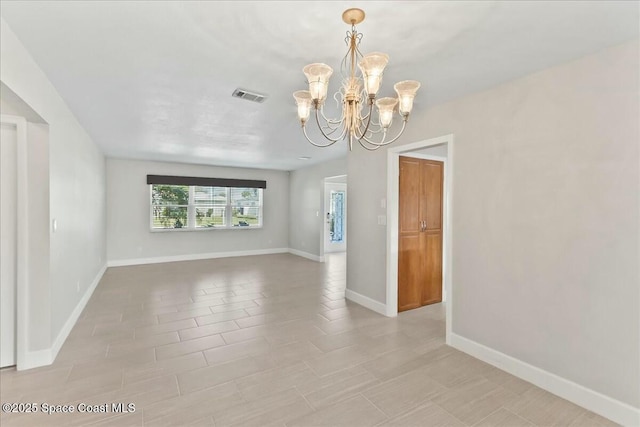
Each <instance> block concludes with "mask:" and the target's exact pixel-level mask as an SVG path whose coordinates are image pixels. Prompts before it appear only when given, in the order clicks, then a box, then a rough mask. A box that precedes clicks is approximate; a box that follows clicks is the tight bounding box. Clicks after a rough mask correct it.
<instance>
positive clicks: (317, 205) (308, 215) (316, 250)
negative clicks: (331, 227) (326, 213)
mask: <svg viewBox="0 0 640 427" xmlns="http://www.w3.org/2000/svg"><path fill="white" fill-rule="evenodd" d="M346 173H347V158H346V157H342V158H339V159H336V160H330V161H328V162H324V163H319V164H317V165H313V166H310V167H307V168H304V169H298V170H295V171H291V176H290V180H289V186H290V205H289V218H290V219H291V220H290V221H289V247H290V248H291V249H295V250H298V251H302V252H306V253H308V254H311V255H314V256H320V255H321V254H322V245H323V240H322V239H323V235H322V232H321V231H322V230H323V227H324V218H323V215H322V210H323V208H322V204H323V197H324V178H327V177H330V176H337V175H345V174H346ZM349 197H351V193H349ZM316 212H319V215H316Z"/></svg>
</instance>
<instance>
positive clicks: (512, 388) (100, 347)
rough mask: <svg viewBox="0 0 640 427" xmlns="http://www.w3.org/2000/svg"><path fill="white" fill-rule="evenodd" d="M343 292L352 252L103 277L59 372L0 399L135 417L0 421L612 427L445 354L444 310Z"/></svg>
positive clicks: (4, 384)
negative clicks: (382, 310)
mask: <svg viewBox="0 0 640 427" xmlns="http://www.w3.org/2000/svg"><path fill="white" fill-rule="evenodd" d="M344 290H345V255H344V254H336V255H332V256H330V257H329V258H328V261H327V262H326V263H324V264H320V263H316V262H312V261H309V260H306V259H304V258H300V257H296V256H293V255H288V254H283V255H266V256H255V257H244V258H226V259H217V260H203V261H191V262H176V263H167V264H155V265H143V266H133V267H120V268H110V269H108V270H107V272H106V273H105V275H104V277H103V279H102V281H101V282H100V285H99V286H98V287H97V289H96V291H95V293H94V295H93V297H92V298H91V300H90V301H89V304H88V305H87V307H86V309H85V311H84V312H83V314H82V316H81V318H80V320H79V321H78V323H77V324H76V326H75V328H74V329H73V331H72V332H71V334H70V336H69V338H68V340H67V342H66V343H65V345H64V346H63V348H62V350H61V351H60V354H59V355H58V358H57V359H56V361H55V363H54V364H53V365H51V366H48V367H44V368H38V369H33V370H29V371H23V372H16V371H15V370H13V369H5V370H2V371H1V372H0V380H1V381H0V384H1V388H0V399H1V400H2V402H3V403H6V402H34V403H48V404H57V405H73V407H74V408H75V409H76V410H77V408H78V405H79V404H81V403H84V404H88V405H102V404H111V403H125V404H128V403H133V404H135V412H133V413H128V414H122V413H116V412H113V411H110V412H107V413H77V412H76V413H73V414H53V415H45V414H42V413H41V412H40V413H36V414H21V415H16V414H6V413H3V414H2V415H1V418H0V423H1V424H2V426H3V427H5V426H9V425H16V426H22V425H25V426H49V425H71V426H74V425H95V426H128V425H131V426H141V425H145V426H174V425H181V426H183V425H185V426H186V425H203V426H207V425H211V426H212V425H215V426H218V427H219V426H232V425H242V426H269V425H274V426H285V425H286V426H318V425H325V426H376V425H393V426H464V425H479V426H532V425H541V426H552V425H566V426H607V425H613V424H612V423H610V422H609V421H608V420H606V419H604V418H602V417H599V416H597V415H595V414H593V413H590V412H588V411H586V410H584V409H582V408H580V407H578V406H576V405H573V404H571V403H569V402H567V401H566V400H563V399H560V398H558V397H555V396H553V395H551V394H549V393H547V392H545V391H543V390H541V389H539V388H537V387H534V386H532V385H531V384H529V383H526V382H524V381H521V380H519V379H517V378H515V377H513V376H511V375H509V374H506V373H504V372H502V371H500V370H498V369H495V368H493V367H491V366H489V365H487V364H485V363H483V362H480V361H478V360H477V359H474V358H472V357H470V356H468V355H466V354H464V353H461V352H459V351H456V350H454V349H452V348H450V347H448V346H446V345H445V344H444V329H445V327H444V307H443V306H442V304H437V305H432V306H428V307H424V308H421V309H417V310H412V311H410V312H405V313H401V314H400V316H398V317H397V318H386V317H383V316H380V315H378V314H376V313H374V312H372V311H369V310H367V309H365V308H363V307H361V306H359V305H356V304H352V303H350V302H347V301H345V299H344ZM109 409H111V408H109Z"/></svg>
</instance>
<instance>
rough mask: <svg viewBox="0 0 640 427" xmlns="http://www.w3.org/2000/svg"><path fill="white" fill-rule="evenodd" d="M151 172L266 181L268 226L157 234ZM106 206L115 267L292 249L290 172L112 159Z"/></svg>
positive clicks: (109, 250)
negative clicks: (153, 225) (151, 203)
mask: <svg viewBox="0 0 640 427" xmlns="http://www.w3.org/2000/svg"><path fill="white" fill-rule="evenodd" d="M149 174H150V175H178V176H202V177H211V178H239V179H256V180H266V181H267V188H266V189H265V190H264V207H263V215H264V222H263V224H264V225H263V227H262V228H260V229H246V228H242V229H232V230H201V231H161V232H157V231H155V232H152V231H150V229H149V226H150V224H149V218H150V215H149V209H150V207H149V186H148V185H147V175H149ZM107 206H108V208H107V230H108V231H107V233H108V243H107V257H108V259H109V263H110V264H112V265H117V264H123V263H138V262H146V261H149V260H150V259H153V258H156V259H161V258H165V259H166V258H167V257H180V256H185V257H186V256H191V257H193V256H197V255H203V254H216V253H218V254H224V253H229V252H247V251H266V252H268V251H270V250H275V249H283V250H286V248H287V246H288V210H287V207H288V206H289V173H288V172H283V171H274V170H264V169H243V168H225V167H216V166H200V165H189V164H182V163H163V162H148V161H139V160H121V159H112V158H109V159H107Z"/></svg>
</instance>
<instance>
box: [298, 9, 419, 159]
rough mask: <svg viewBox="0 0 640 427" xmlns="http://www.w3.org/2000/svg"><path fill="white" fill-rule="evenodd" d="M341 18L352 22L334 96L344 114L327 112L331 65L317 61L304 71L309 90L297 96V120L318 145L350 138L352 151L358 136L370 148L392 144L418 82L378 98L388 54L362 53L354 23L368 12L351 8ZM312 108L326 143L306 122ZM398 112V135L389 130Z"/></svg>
mask: <svg viewBox="0 0 640 427" xmlns="http://www.w3.org/2000/svg"><path fill="white" fill-rule="evenodd" d="M342 16H343V20H344V21H345V22H346V23H348V24H351V31H348V32H347V37H346V38H345V42H346V44H347V47H348V50H347V54H346V55H345V56H344V58H343V60H342V65H341V67H340V74H341V76H342V83H341V85H340V88H339V89H338V91H337V92H335V94H334V95H333V96H332V98H333V99H334V100H335V101H336V103H337V106H338V108H339V109H340V110H341V114H340V116H339V117H338V118H327V117H326V116H325V113H324V105H325V101H327V94H328V90H329V80H330V78H331V76H332V74H333V69H332V68H331V67H330V66H328V65H327V64H323V63H319V62H317V63H313V64H309V65H307V66H306V67H304V68H303V70H302V71H303V72H304V74H305V76H306V77H307V83H308V84H309V90H299V91H297V92H295V93H294V94H293V97H294V98H295V100H296V104H297V106H298V120H300V124H301V125H302V131H303V133H304V135H305V137H306V138H307V140H308V141H309V142H310V143H311V144H313V145H315V146H317V147H328V146H330V145H333V144H335V143H336V142H338V141H341V140H345V139H346V140H348V141H349V149H353V142H354V140H355V141H358V143H360V145H361V146H362V147H364V148H366V149H367V150H377V149H378V148H380V147H382V146H385V145H387V144H391V143H392V142H394V141H395V140H397V139H398V138H399V137H400V135H402V133H403V132H404V129H405V127H406V124H407V120H408V119H409V115H410V114H411V110H412V109H413V101H414V99H415V96H416V93H417V91H418V89H419V88H420V83H419V82H417V81H415V80H405V81H401V82H399V83H396V84H395V85H394V89H395V91H396V93H397V95H398V97H397V98H390V97H384V98H379V99H377V96H378V92H379V91H380V89H381V87H382V77H383V74H384V70H385V68H386V66H387V64H388V63H389V56H388V55H387V54H385V53H381V52H372V53H369V54H366V55H362V54H361V53H360V50H359V45H360V40H361V39H362V34H361V33H358V32H357V31H356V28H355V25H356V24H358V23H360V22H362V21H363V20H364V16H365V14H364V11H362V10H360V9H348V10H346V11H345V12H344V13H343V15H342ZM312 110H313V114H314V116H315V121H316V124H317V126H318V130H319V132H320V134H321V135H322V137H323V138H324V139H325V140H326V141H327V142H325V143H322V144H319V143H316V142H314V141H313V140H312V139H311V138H310V137H309V135H308V133H307V127H306V124H307V122H308V121H309V118H310V117H311V114H312ZM396 111H397V112H398V114H399V115H400V117H401V118H402V127H401V129H400V130H399V132H398V133H397V135H395V136H394V137H392V138H390V137H389V136H388V131H389V129H390V128H391V125H392V123H393V116H394V113H395V112H396Z"/></svg>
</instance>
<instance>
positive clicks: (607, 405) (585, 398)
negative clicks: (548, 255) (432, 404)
mask: <svg viewBox="0 0 640 427" xmlns="http://www.w3.org/2000/svg"><path fill="white" fill-rule="evenodd" d="M450 345H451V346H452V347H454V348H457V349H458V350H460V351H463V352H465V353H468V354H470V355H471V356H473V357H475V358H477V359H480V360H482V361H483V362H486V363H488V364H490V365H493V366H495V367H497V368H499V369H502V370H503V371H506V372H509V373H510V374H512V375H515V376H516V377H518V378H522V379H523V380H525V381H528V382H530V383H532V384H534V385H536V386H538V387H540V388H542V389H544V390H547V391H549V392H551V393H553V394H555V395H557V396H560V397H562V398H563V399H567V400H568V401H570V402H573V403H575V404H576V405H580V406H582V407H583V408H586V409H588V410H590V411H592V412H595V413H596V414H599V415H601V416H603V417H605V418H609V419H610V420H612V421H614V422H616V423H619V424H621V425H624V426H638V425H640V409H639V408H635V407H633V406H631V405H629V404H626V403H624V402H620V401H619V400H616V399H613V398H611V397H609V396H605V395H604V394H602V393H599V392H597V391H594V390H591V389H589V388H587V387H584V386H582V385H580V384H576V383H574V382H573V381H569V380H567V379H565V378H562V377H560V376H558V375H556V374H552V373H551V372H547V371H545V370H543V369H540V368H537V367H535V366H533V365H529V364H528V363H526V362H523V361H521V360H519V359H516V358H514V357H511V356H508V355H506V354H504V353H501V352H499V351H497V350H494V349H492V348H489V347H486V346H484V345H482V344H479V343H477V342H475V341H472V340H470V339H467V338H464V337H462V336H460V335H456V334H454V333H452V334H451V344H450Z"/></svg>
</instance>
